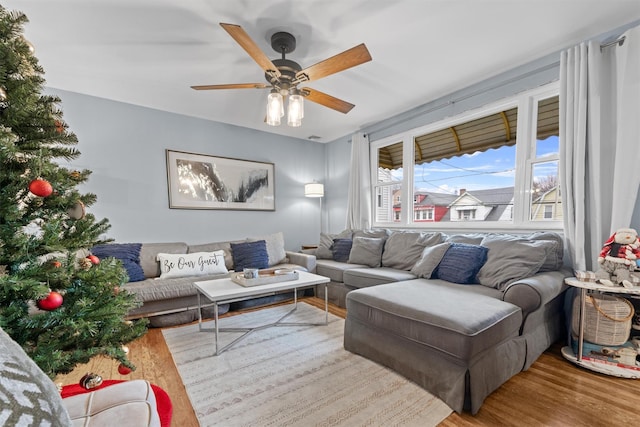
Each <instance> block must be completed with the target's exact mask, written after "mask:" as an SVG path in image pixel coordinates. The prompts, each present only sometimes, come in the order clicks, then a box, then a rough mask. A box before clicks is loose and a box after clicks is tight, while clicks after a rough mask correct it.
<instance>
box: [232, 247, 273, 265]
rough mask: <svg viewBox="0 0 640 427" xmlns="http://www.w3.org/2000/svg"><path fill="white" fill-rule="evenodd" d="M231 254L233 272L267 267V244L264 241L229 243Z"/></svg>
mask: <svg viewBox="0 0 640 427" xmlns="http://www.w3.org/2000/svg"><path fill="white" fill-rule="evenodd" d="M231 254H232V255H233V269H234V270H235V271H242V270H244V269H245V268H267V267H269V254H268V253H267V242H265V241H264V240H258V241H255V242H242V243H231Z"/></svg>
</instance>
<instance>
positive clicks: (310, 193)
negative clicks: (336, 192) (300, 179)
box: [304, 182, 324, 197]
mask: <svg viewBox="0 0 640 427" xmlns="http://www.w3.org/2000/svg"><path fill="white" fill-rule="evenodd" d="M304 195H305V197H323V196H324V185H323V184H318V183H317V182H312V183H310V184H305V185H304Z"/></svg>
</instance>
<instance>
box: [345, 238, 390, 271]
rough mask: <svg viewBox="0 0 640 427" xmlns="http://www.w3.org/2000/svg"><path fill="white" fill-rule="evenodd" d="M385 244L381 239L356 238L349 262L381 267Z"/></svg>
mask: <svg viewBox="0 0 640 427" xmlns="http://www.w3.org/2000/svg"><path fill="white" fill-rule="evenodd" d="M384 242H385V239H383V238H381V237H354V238H353V245H352V246H351V252H350V253H349V261H348V262H349V263H350V264H364V265H368V266H369V267H380V260H381V258H382V250H383V248H384Z"/></svg>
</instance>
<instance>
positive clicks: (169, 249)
mask: <svg viewBox="0 0 640 427" xmlns="http://www.w3.org/2000/svg"><path fill="white" fill-rule="evenodd" d="M161 252H162V253H166V254H186V253H187V244H186V243H183V242H174V243H143V244H142V247H141V248H140V267H142V271H144V277H147V278H151V277H158V276H160V263H159V262H158V254H159V253H161Z"/></svg>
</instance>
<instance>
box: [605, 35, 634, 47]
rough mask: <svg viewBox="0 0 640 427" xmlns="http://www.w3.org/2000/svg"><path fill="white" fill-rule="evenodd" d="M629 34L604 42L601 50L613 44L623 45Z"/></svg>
mask: <svg viewBox="0 0 640 427" xmlns="http://www.w3.org/2000/svg"><path fill="white" fill-rule="evenodd" d="M626 38H627V36H622V37H618V38H617V39H615V40H612V41H610V42H607V43H603V44H601V45H600V50H602V49H604V48H607V47H609V46H613V45H615V44H617V45H618V46H622V45H623V44H624V41H625V40H626Z"/></svg>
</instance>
